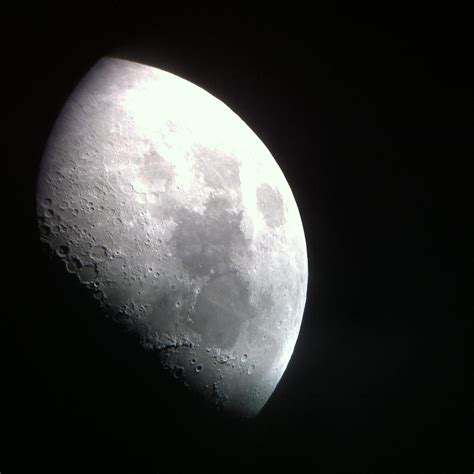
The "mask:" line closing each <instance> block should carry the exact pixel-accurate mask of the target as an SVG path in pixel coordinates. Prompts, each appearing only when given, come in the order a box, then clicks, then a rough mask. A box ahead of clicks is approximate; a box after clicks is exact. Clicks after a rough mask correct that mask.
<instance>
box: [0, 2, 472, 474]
mask: <svg viewBox="0 0 474 474" xmlns="http://www.w3.org/2000/svg"><path fill="white" fill-rule="evenodd" d="M234 7H235V9H232V8H230V7H229V8H228V9H227V10H226V11H225V12H222V13H219V14H218V13H216V14H215V15H214V16H212V15H210V14H209V13H203V12H200V11H198V10H186V9H185V8H184V6H183V11H182V12H180V13H176V12H175V13H173V14H172V13H170V12H167V11H165V10H163V12H162V13H160V8H159V7H158V6H156V7H154V9H153V10H147V9H145V8H144V9H126V10H125V9H124V10H117V9H115V10H109V11H106V10H102V11H94V12H88V13H87V14H86V13H82V14H81V13H78V12H77V11H74V10H71V11H70V12H67V13H66V12H64V13H61V14H58V13H53V12H48V11H45V10H42V11H41V12H33V11H30V10H28V14H27V15H26V12H24V13H22V14H21V15H20V14H19V13H18V14H16V15H13V14H12V15H10V16H9V15H8V14H5V16H4V19H3V22H4V23H5V24H6V28H5V29H4V31H3V32H2V56H3V60H2V63H3V67H2V81H4V86H3V87H2V91H3V95H2V111H3V113H2V119H3V121H4V126H3V127H2V130H3V134H2V135H3V138H2V142H3V147H4V149H5V147H6V152H7V168H6V172H5V171H4V173H3V175H2V176H3V182H4V184H3V187H4V189H5V190H6V198H4V201H3V202H4V203H8V205H4V207H3V211H4V212H6V215H7V218H6V219H5V218H4V219H3V227H2V234H3V235H4V237H6V238H7V243H6V244H5V246H4V247H3V248H4V254H3V262H4V276H5V277H6V279H7V289H6V291H5V289H4V291H5V293H4V294H3V300H4V308H7V310H6V311H5V312H2V313H3V314H2V318H1V319H2V326H4V327H3V328H2V332H1V334H2V336H3V337H4V339H5V341H4V342H3V343H2V348H3V349H4V351H5V356H4V357H3V358H2V362H3V367H2V378H3V383H2V398H3V399H4V401H3V403H2V406H3V410H2V421H1V422H0V425H1V426H2V432H3V435H4V438H5V441H4V443H3V449H2V450H1V451H0V471H1V472H2V474H3V473H5V474H6V473H8V472H17V471H20V466H21V465H22V464H24V463H30V462H31V463H32V465H33V466H36V467H40V466H45V467H46V466H48V467H50V468H52V467H54V466H61V465H65V466H66V465H71V463H72V464H73V465H74V464H75V463H76V461H79V460H81V461H84V462H86V463H87V464H88V465H89V466H93V465H94V462H95V461H94V459H96V458H97V457H100V458H102V459H105V460H113V461H119V462H122V461H125V460H131V461H132V462H135V463H142V462H143V463H146V464H147V463H149V464H150V466H152V467H153V469H152V470H151V472H161V470H162V469H163V470H164V466H168V467H167V469H169V468H173V469H174V472H184V467H183V466H184V465H185V464H187V465H189V466H193V465H195V466H199V467H205V468H206V467H207V468H208V470H210V471H212V470H217V469H219V470H220V471H221V472H224V471H225V470H227V466H229V463H228V462H226V461H225V460H223V459H222V458H221V456H234V457H236V458H238V459H236V461H237V460H238V461H239V462H243V463H248V464H259V463H261V464H262V465H264V466H265V465H267V464H268V462H271V461H272V460H273V461H275V459H271V458H272V457H280V456H291V457H298V460H297V461H298V462H303V463H307V464H311V465H313V466H314V467H315V468H319V469H320V471H321V472H328V473H329V472H350V473H369V472H374V473H383V472H387V473H395V472H415V471H416V472H419V473H421V472H426V473H430V472H446V473H461V472H469V473H470V472H472V471H473V466H472V464H473V463H472V429H471V425H472V421H471V420H470V418H471V416H472V402H471V400H470V397H469V396H468V376H467V372H468V364H467V352H468V330H470V329H471V328H472V322H471V318H472V309H473V308H472V301H471V302H469V303H468V304H466V303H465V301H463V298H462V295H463V293H465V292H466V291H467V289H468V288H467V287H468V280H469V276H470V272H469V268H470V267H472V240H471V239H470V238H469V237H470V233H469V230H468V229H469V226H470V221H471V218H469V213H468V211H467V204H466V203H467V200H468V194H469V193H468V191H469V190H470V189H469V188H470V187H471V186H472V184H471V179H470V177H469V173H468V158H471V159H472V152H471V151H470V148H471V145H472V141H473V133H472V131H473V130H472V125H473V122H472V112H473V93H472V92H473V90H472V84H473V83H474V81H473V77H472V74H471V71H470V63H471V62H472V51H471V50H470V43H472V40H473V38H472V31H471V30H472V28H471V27H470V26H469V25H467V23H466V22H465V21H464V20H463V18H465V17H466V13H465V12H464V13H463V12H458V13H456V14H454V13H453V14H451V15H447V14H446V12H438V13H437V15H436V16H432V17H429V16H425V15H418V16H416V18H415V15H414V14H413V12H398V13H396V12H388V11H387V12H383V13H382V12H375V14H374V17H373V18H372V19H369V17H368V16H367V17H364V16H363V15H362V14H361V13H360V12H359V15H358V18H355V17H352V16H351V15H349V14H346V15H342V14H339V15H337V16H331V17H327V16H326V15H325V14H323V13H321V12H319V13H318V12H313V13H311V12H310V11H309V10H308V11H306V12H304V11H297V10H296V8H295V10H294V11H292V10H291V9H290V10H289V11H285V10H280V11H275V10H272V11H271V12H269V11H264V10H263V9H260V10H256V9H252V10H249V11H247V12H246V13H245V12H241V11H237V6H234ZM76 8H77V7H76ZM104 55H113V56H117V57H121V58H125V59H132V60H136V61H139V62H144V63H146V64H149V65H151V66H156V67H160V68H162V69H164V70H167V71H169V72H172V73H175V74H177V75H179V76H181V77H184V78H185V79H188V80H190V81H192V82H193V83H195V84H197V85H199V86H201V87H202V88H204V89H205V90H207V91H208V92H210V93H211V94H213V95H214V96H216V97H217V98H219V99H220V100H222V101H223V102H224V103H225V104H227V105H228V106H229V107H230V108H231V109H232V110H234V111H235V112H236V113H237V114H238V115H239V116H240V117H241V118H242V119H243V120H244V121H245V122H246V123H247V124H248V125H249V126H250V128H251V129H252V130H253V131H254V132H255V133H256V134H257V135H258V136H259V138H260V139H261V140H262V141H263V142H264V143H265V144H266V146H267V147H268V148H269V150H270V151H271V153H272V154H273V156H274V158H275V159H276V161H277V162H278V164H279V166H280V167H281V169H282V170H283V172H284V174H285V176H286V178H287V180H288V182H289V184H290V186H291V188H292V190H293V194H294V196H295V199H296V202H297V204H298V207H299V210H300V214H301V218H302V221H303V225H304V229H305V234H306V242H307V247H308V260H309V283H308V295H307V304H306V309H305V313H304V317H303V323H302V326H301V331H300V335H299V338H298V341H297V344H296V347H295V351H294V354H293V357H292V359H291V361H290V363H289V365H288V368H287V371H286V372H285V374H284V376H283V378H282V380H281V382H280V384H279V385H278V387H277V389H276V391H275V392H274V394H273V396H272V397H271V399H270V400H269V401H268V403H267V405H266V406H265V408H264V409H263V410H262V412H261V413H260V415H259V416H258V417H257V419H255V420H252V421H241V420H229V419H225V418H222V417H216V416H214V415H213V414H212V413H209V412H207V411H206V410H205V409H204V408H203V407H200V406H198V405H193V401H192V400H188V399H187V398H186V396H182V395H181V394H180V393H178V389H177V388H176V387H174V386H168V385H166V382H164V381H162V380H160V379H159V378H158V377H157V378H156V380H155V379H154V378H153V377H152V373H153V367H152V365H151V363H150V361H149V360H146V359H145V358H144V356H143V355H142V354H141V353H140V351H139V350H138V349H137V348H136V347H135V345H134V342H133V341H132V340H131V339H130V338H128V337H127V336H125V335H123V334H121V333H120V332H119V331H117V330H116V329H115V328H113V327H111V326H110V325H109V324H108V323H106V322H100V321H97V319H95V318H92V317H91V316H90V315H89V316H87V315H86V313H87V308H84V307H83V306H82V300H81V294H80V293H78V294H73V295H71V294H69V293H67V294H66V293H65V291H64V288H63V286H65V285H66V284H67V282H64V281H61V279H60V278H59V279H58V277H57V275H56V273H55V269H53V268H51V266H50V265H49V264H48V261H47V259H46V258H45V255H44V254H43V253H42V252H41V249H40V245H39V241H38V233H37V230H36V223H35V192H36V191H35V181H36V175H37V171H38V166H39V163H40V159H41V155H42V152H43V149H44V146H45V143H46V140H47V137H48V134H49V132H50V130H51V127H52V125H53V123H54V120H55V118H56V116H57V115H58V113H59V111H60V110H61V107H62V105H63V104H64V103H65V101H66V100H67V98H68V96H69V95H70V93H71V92H72V90H73V89H74V87H75V85H76V84H77V82H78V81H79V80H80V79H81V77H82V76H83V75H84V74H85V73H86V72H87V71H88V70H89V69H90V67H92V65H93V64H94V63H95V62H96V61H97V60H98V59H99V58H101V57H102V56H104ZM203 113H205V111H203ZM5 183H6V186H5ZM471 292H472V290H471ZM470 375H471V379H470V380H472V374H470ZM276 460H277V461H278V462H279V460H278V459H276ZM63 463H64V464H63ZM295 469H296V467H295ZM30 472H31V471H30ZM65 472H67V471H65Z"/></svg>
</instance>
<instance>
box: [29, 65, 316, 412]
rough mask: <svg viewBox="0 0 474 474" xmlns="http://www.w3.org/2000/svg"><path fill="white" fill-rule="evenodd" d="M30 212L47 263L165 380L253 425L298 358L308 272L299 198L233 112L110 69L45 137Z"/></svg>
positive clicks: (192, 89) (86, 82)
mask: <svg viewBox="0 0 474 474" xmlns="http://www.w3.org/2000/svg"><path fill="white" fill-rule="evenodd" d="M37 212H38V223H39V230H40V238H41V240H42V241H43V242H44V243H45V244H46V245H47V246H48V248H49V249H50V251H51V253H52V255H53V258H56V259H59V260H62V261H63V262H64V271H65V272H69V273H72V274H75V275H77V282H78V284H80V285H84V286H85V287H87V288H88V291H90V293H91V296H94V298H95V299H96V300H97V305H100V307H101V308H102V309H103V314H104V316H108V317H112V318H113V319H114V320H116V321H117V322H118V323H121V324H123V325H125V326H126V327H127V329H128V330H130V331H132V332H133V333H135V334H136V335H137V336H138V338H139V340H140V341H141V345H142V347H143V350H146V351H152V352H153V353H154V354H156V356H157V360H159V361H160V364H161V365H162V367H163V370H164V371H169V372H170V375H171V376H173V377H175V378H176V379H178V383H180V382H181V383H182V384H183V386H185V387H187V388H188V389H189V390H191V391H194V392H195V393H196V394H197V395H201V396H203V397H204V398H205V399H207V400H208V401H209V403H211V404H213V405H215V406H216V408H218V409H222V410H224V411H226V412H231V413H236V414H239V415H242V416H250V417H251V416H255V415H256V414H258V412H259V411H260V410H261V408H262V407H263V405H264V404H265V403H266V401H267V400H268V399H269V397H270V396H271V394H272V392H273V390H274V389H275V387H276V385H277V384H278V382H279V380H280V378H281V376H282V374H283V372H284V371H285V369H286V367H287V364H288V362H289V360H290V357H291V355H292V353H293V350H294V346H295V343H296V339H297V337H298V333H299V330H300V325H301V320H302V317H303V310H304V305H305V300H306V289H307V277H308V265H307V254H306V243H305V237H304V232H303V226H302V222H301V218H300V215H299V212H298V208H297V205H296V203H295V200H294V197H293V194H292V192H291V189H290V187H289V185H288V183H287V181H286V179H285V177H284V175H283V173H282V171H281V170H280V168H279V166H278V165H277V163H276V161H275V160H274V159H273V157H272V155H271V154H270V152H269V151H268V149H267V148H266V147H265V145H264V144H263V143H262V142H261V141H260V140H259V138H258V137H257V136H256V135H255V134H254V133H253V132H252V131H251V130H250V128H249V127H248V126H247V125H246V124H245V123H244V122H243V121H242V120H241V119H240V118H239V117H238V116H237V115H236V114H235V113H234V112H232V111H231V110H230V109H229V108H228V107H227V106H226V105H224V104H223V103H222V102H221V101H219V100H218V99H216V98H215V97H213V96H212V95H210V94H209V93H207V92H206V91H204V90H203V89H201V88H199V87H198V86H196V85H194V84H192V83H190V82H188V81H186V80H184V79H182V78H179V77H177V76H175V75H173V74H170V73H168V72H165V71H162V70H160V69H156V68H152V67H149V66H145V65H142V64H138V63H135V62H131V61H126V60H121V59H115V58H104V59H101V60H100V61H99V62H98V63H97V64H96V65H95V66H94V67H93V68H92V69H91V71H90V72H89V73H88V74H87V75H86V76H85V77H84V78H83V79H82V81H81V82H80V83H79V85H78V86H77V88H76V90H75V91H74V92H73V94H72V95H71V97H70V98H69V100H68V101H67V103H66V105H65V106H64V108H63V110H62V112H61V114H60V115H59V117H58V119H57V121H56V124H55V126H54V128H53V130H52V132H51V135H50V137H49V140H48V143H47V146H46V149H45V152H44V156H43V160H42V164H41V169H40V173H39V178H38V188H37ZM65 317H67V316H65Z"/></svg>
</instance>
